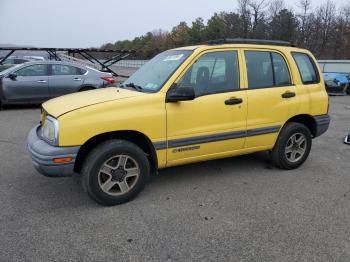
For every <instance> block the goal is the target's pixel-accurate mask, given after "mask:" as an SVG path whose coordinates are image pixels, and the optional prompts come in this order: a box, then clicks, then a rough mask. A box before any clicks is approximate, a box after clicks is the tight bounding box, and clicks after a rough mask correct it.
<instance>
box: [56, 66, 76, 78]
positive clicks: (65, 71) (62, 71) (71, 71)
mask: <svg viewBox="0 0 350 262" xmlns="http://www.w3.org/2000/svg"><path fill="white" fill-rule="evenodd" d="M51 68H52V75H55V76H65V75H80V74H81V72H80V69H79V68H77V67H74V66H69V65H58V64H53V65H51Z"/></svg>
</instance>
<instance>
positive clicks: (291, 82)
mask: <svg viewBox="0 0 350 262" xmlns="http://www.w3.org/2000/svg"><path fill="white" fill-rule="evenodd" d="M328 103H329V102H328V95H327V93H326V90H325V85H324V81H323V79H322V75H321V74H320V71H319V69H318V66H317V63H316V60H315V58H314V56H313V55H312V54H311V53H310V52H309V51H307V50H304V49H299V48H296V47H292V46H290V45H288V44H287V43H285V42H277V41H276V42H267V41H238V40H222V41H212V42H208V43H206V44H203V45H200V46H192V47H184V48H178V49H174V50H170V51H166V52H164V53H161V54H159V55H157V56H156V57H155V58H153V59H152V60H151V61H149V62H148V63H147V64H146V65H144V66H143V67H142V68H141V69H139V70H138V71H137V72H136V73H135V74H134V75H132V76H131V77H130V78H129V79H128V80H127V81H125V82H124V83H123V84H122V85H120V86H118V87H111V88H106V89H102V90H93V91H87V92H82V93H77V94H71V95H67V96H63V97H59V98H55V99H53V100H50V101H48V102H46V103H44V104H43V106H42V107H43V110H42V117H41V122H40V125H38V126H36V127H35V128H34V129H33V130H32V131H31V132H30V134H29V136H28V149H29V152H30V155H31V158H32V162H33V164H34V166H35V168H36V169H37V170H38V171H39V172H40V173H41V174H43V175H46V176H51V177H65V176H71V175H73V174H81V176H82V181H83V185H84V187H85V188H86V190H87V192H88V194H89V195H90V196H91V197H92V198H93V199H94V200H95V201H97V202H98V203H100V204H103V205H116V204H121V203H124V202H127V201H129V200H131V199H132V198H134V197H135V196H136V195H137V194H138V193H139V192H140V191H141V190H142V188H143V187H144V186H145V183H146V182H147V179H148V178H149V177H150V175H151V174H153V173H156V171H157V170H158V169H162V168H166V167H171V166H177V165H183V164H187V163H193V162H200V161H206V160H211V159H217V158H224V157H232V156H237V155H243V154H249V153H253V152H258V151H269V152H270V155H271V158H272V161H273V163H274V164H275V165H276V166H277V167H279V168H282V169H294V168H297V167H299V166H300V165H302V164H303V163H304V161H305V160H306V159H307V157H308V155H309V153H310V150H311V144H312V139H313V138H316V137H318V136H320V135H321V134H323V133H324V132H326V130H327V129H328V126H329V123H330V118H329V116H328Z"/></svg>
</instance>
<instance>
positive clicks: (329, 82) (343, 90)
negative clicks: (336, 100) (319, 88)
mask: <svg viewBox="0 0 350 262" xmlns="http://www.w3.org/2000/svg"><path fill="white" fill-rule="evenodd" d="M323 77H324V80H325V84H326V89H327V92H328V93H329V94H334V95H336V94H341V95H346V94H350V88H349V82H350V75H349V74H347V73H323Z"/></svg>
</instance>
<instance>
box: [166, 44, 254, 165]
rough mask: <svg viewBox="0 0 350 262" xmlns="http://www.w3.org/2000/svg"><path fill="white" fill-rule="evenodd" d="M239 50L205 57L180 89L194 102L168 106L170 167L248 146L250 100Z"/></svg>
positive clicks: (185, 75)
mask: <svg viewBox="0 0 350 262" xmlns="http://www.w3.org/2000/svg"><path fill="white" fill-rule="evenodd" d="M240 79H241V74H240V70H239V55H238V51H237V50H230V51H220V52H209V53H206V54H203V55H202V56H201V57H200V58H198V59H197V60H196V62H195V63H194V64H193V65H192V66H191V67H190V68H189V69H188V70H187V71H186V73H185V74H184V75H183V76H182V77H181V79H180V80H179V81H178V83H177V86H181V85H183V86H191V87H193V88H194V89H195V93H196V98H195V99H194V100H193V101H183V102H176V103H167V104H166V110H167V137H168V150H167V160H168V166H169V165H172V164H176V163H179V162H180V163H186V162H192V161H198V160H205V159H210V158H215V157H216V156H217V157H220V156H222V155H223V154H228V153H229V152H233V151H236V150H240V149H242V148H243V147H244V142H245V130H246V115H247V97H246V91H244V90H241V89H240Z"/></svg>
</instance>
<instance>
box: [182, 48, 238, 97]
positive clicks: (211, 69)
mask: <svg viewBox="0 0 350 262" xmlns="http://www.w3.org/2000/svg"><path fill="white" fill-rule="evenodd" d="M178 85H179V86H188V85H190V86H193V88H194V89H195V93H196V97H198V96H202V95H209V94H216V93H224V92H230V91H234V90H239V89H240V87H239V65H238V54H237V51H231V52H213V53H208V54H205V55H203V56H202V57H201V58H199V59H198V60H197V61H196V62H195V63H194V64H193V65H192V66H191V68H190V69H189V70H188V71H187V72H186V74H185V75H184V76H183V77H182V79H181V80H180V81H179V83H178Z"/></svg>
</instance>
